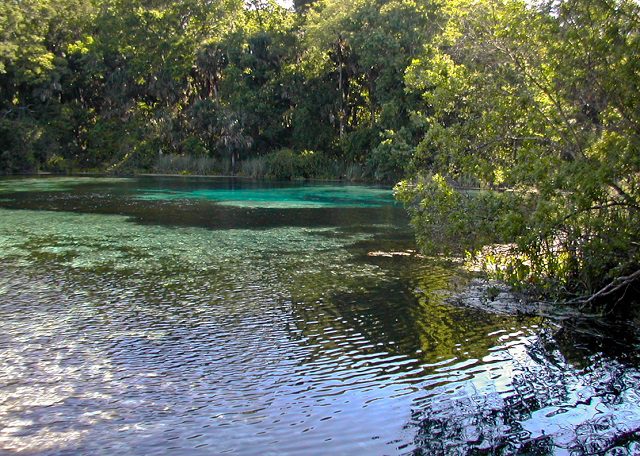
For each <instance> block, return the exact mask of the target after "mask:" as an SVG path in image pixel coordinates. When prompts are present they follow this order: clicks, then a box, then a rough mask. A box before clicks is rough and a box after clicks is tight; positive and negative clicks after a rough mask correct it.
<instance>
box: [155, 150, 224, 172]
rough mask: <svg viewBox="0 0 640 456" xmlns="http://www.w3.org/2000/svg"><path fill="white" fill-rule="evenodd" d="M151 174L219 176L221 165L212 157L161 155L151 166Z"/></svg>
mask: <svg viewBox="0 0 640 456" xmlns="http://www.w3.org/2000/svg"><path fill="white" fill-rule="evenodd" d="M152 170H153V172H155V173H159V174H200V175H207V174H219V173H221V172H222V171H223V169H222V163H221V162H220V161H218V160H216V159H215V158H212V157H204V156H200V157H195V156H192V155H179V154H163V155H161V156H159V157H158V159H157V160H156V162H155V163H154V164H153V168H152Z"/></svg>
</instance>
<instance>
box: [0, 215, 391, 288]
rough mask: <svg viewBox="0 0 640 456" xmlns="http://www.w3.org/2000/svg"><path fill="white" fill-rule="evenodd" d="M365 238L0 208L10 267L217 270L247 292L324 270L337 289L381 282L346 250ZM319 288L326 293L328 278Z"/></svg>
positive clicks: (2, 250) (0, 242)
mask: <svg viewBox="0 0 640 456" xmlns="http://www.w3.org/2000/svg"><path fill="white" fill-rule="evenodd" d="M370 237H371V235H369V234H363V233H350V234H346V233H340V234H338V233H337V232H335V231H334V230H333V229H330V228H325V229H322V228H313V229H312V228H299V227H284V228H273V229H267V230H248V229H234V230H208V229H204V228H194V227H165V226H155V225H139V224H136V223H135V222H133V221H132V220H131V219H129V218H128V217H125V216H119V215H101V214H75V213H67V212H47V211H29V210H19V211H18V210H7V209H0V260H2V261H3V262H5V264H7V265H8V264H13V265H18V266H33V265H37V264H52V265H54V266H55V267H56V268H60V267H62V268H69V269H71V270H74V269H75V270H83V271H87V272H92V271H101V272H108V271H112V272H122V273H136V274H143V275H151V276H155V275H161V276H165V277H166V278H167V280H168V282H171V281H172V280H175V281H176V282H177V283H182V282H184V281H185V280H189V278H190V277H193V276H194V274H195V275H196V276H197V277H198V279H197V280H199V281H203V280H205V279H206V278H211V277H215V276H216V274H218V272H219V271H221V270H224V271H226V272H225V274H229V275H230V276H232V277H235V278H236V279H235V280H236V281H237V283H238V284H240V283H245V285H247V284H250V283H251V282H252V281H253V280H259V278H260V277H264V276H265V274H268V275H270V278H269V279H267V280H265V281H264V282H265V283H269V284H270V286H273V287H274V290H275V289H278V288H284V289H288V287H290V286H291V285H292V284H293V283H294V282H295V281H296V280H297V279H299V278H303V277H305V278H309V277H314V276H316V277H317V275H322V274H326V271H328V270H330V271H331V272H332V274H338V275H336V276H335V278H334V281H336V282H338V281H346V282H348V283H351V282H352V281H353V283H356V282H357V281H358V280H362V279H365V278H367V277H369V278H372V279H373V278H376V279H380V276H381V275H383V274H382V272H381V270H380V268H379V267H378V266H376V265H373V264H369V265H361V266H359V267H358V268H353V267H352V265H351V264H350V261H349V259H350V255H351V254H350V253H349V252H348V250H347V249H346V248H345V247H346V246H348V245H351V244H354V243H356V242H359V241H362V240H365V239H368V238H370ZM274 275H275V277H274ZM348 278H350V279H352V280H348ZM305 283H306V280H305ZM318 286H320V287H326V286H328V283H327V280H326V277H325V278H323V280H321V281H319V284H318Z"/></svg>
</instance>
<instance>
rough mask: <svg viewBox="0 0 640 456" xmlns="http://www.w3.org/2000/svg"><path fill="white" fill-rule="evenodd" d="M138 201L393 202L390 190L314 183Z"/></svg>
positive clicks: (145, 196)
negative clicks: (301, 185)
mask: <svg viewBox="0 0 640 456" xmlns="http://www.w3.org/2000/svg"><path fill="white" fill-rule="evenodd" d="M138 198H139V199H140V200H145V201H154V200H190V199H196V200H208V201H215V202H217V203H218V204H222V205H228V206H238V207H264V208H318V207H378V206H386V205H389V204H392V203H393V195H392V194H391V191H390V190H389V189H380V188H370V187H357V186H350V187H347V186H329V185H322V186H320V185H314V186H306V187H290V188H286V187H285V188H277V187H276V188H239V189H226V188H214V189H198V190H190V191H177V190H166V189H162V190H148V191H144V192H143V193H142V194H141V195H140V196H138Z"/></svg>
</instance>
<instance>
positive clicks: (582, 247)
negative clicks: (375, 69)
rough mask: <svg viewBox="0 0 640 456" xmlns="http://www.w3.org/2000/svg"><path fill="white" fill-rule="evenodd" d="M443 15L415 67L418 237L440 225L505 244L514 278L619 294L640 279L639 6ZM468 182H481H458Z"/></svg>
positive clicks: (453, 5)
mask: <svg viewBox="0 0 640 456" xmlns="http://www.w3.org/2000/svg"><path fill="white" fill-rule="evenodd" d="M447 14H448V17H449V21H448V23H447V26H446V27H445V28H444V30H443V32H442V34H441V35H440V36H439V38H438V40H437V41H436V42H434V44H433V45H431V46H427V48H426V49H425V52H424V54H423V55H422V56H421V57H420V58H419V59H416V60H414V62H413V63H412V65H411V67H410V69H409V71H408V72H407V76H406V81H407V84H408V86H409V87H411V89H412V90H414V91H417V92H420V93H422V97H423V100H424V105H423V108H422V109H421V110H420V111H416V113H415V115H416V116H417V117H419V118H421V119H422V122H423V123H424V125H425V126H426V129H425V130H426V132H425V135H424V139H423V140H422V142H421V144H420V145H419V147H418V149H417V153H416V157H415V159H414V166H415V167H416V169H419V170H420V172H419V173H418V176H416V177H415V178H414V179H413V180H412V181H405V182H404V183H403V184H402V185H401V186H399V187H398V191H399V195H400V197H401V198H402V199H403V200H404V201H405V202H406V203H407V204H408V206H409V207H410V210H411V211H412V213H413V216H414V221H415V223H416V225H417V226H418V227H419V231H421V234H420V236H421V238H422V239H423V240H425V242H424V243H423V244H425V245H426V244H427V243H428V242H426V240H428V239H429V238H430V233H434V234H437V233H438V232H439V231H441V230H442V229H443V228H442V224H445V226H448V227H449V228H450V229H451V231H452V233H454V234H457V235H459V239H461V240H466V241H467V242H465V243H464V245H462V248H467V249H473V250H477V249H478V248H479V247H481V246H482V245H483V244H487V243H492V242H493V243H495V242H507V243H509V246H508V248H507V250H506V252H507V253H506V254H504V252H505V250H504V249H503V250H502V252H503V254H502V255H499V256H494V257H492V261H494V262H497V263H499V264H498V265H495V264H494V265H493V267H494V271H496V272H498V274H499V275H500V276H501V277H503V278H506V279H508V280H510V281H512V282H513V283H518V284H523V283H524V281H523V280H526V282H527V283H534V284H535V285H536V286H537V289H538V290H541V291H543V292H544V293H548V294H553V293H556V294H557V293H558V292H564V293H567V292H568V293H569V294H574V295H578V296H587V297H586V298H580V299H584V300H589V299H591V298H588V296H598V297H602V296H603V295H605V294H611V295H612V294H613V293H614V292H618V291H621V290H623V288H624V287H623V285H624V286H626V285H630V284H631V282H632V281H633V279H634V278H637V276H638V275H640V274H639V273H637V272H636V271H637V268H638V266H639V265H640V249H639V248H638V244H637V241H636V240H637V239H638V236H639V235H640V232H639V228H638V227H640V224H639V222H640V219H639V218H640V215H639V213H638V209H639V208H640V204H639V203H640V193H639V190H640V187H639V185H638V184H639V183H640V182H639V176H640V174H639V171H640V159H639V157H640V153H639V152H640V151H639V150H638V146H639V145H640V142H639V139H640V138H639V136H638V133H639V130H638V125H639V123H638V122H639V120H640V119H639V118H638V110H637V109H635V110H634V108H633V106H636V107H637V96H638V95H637V90H634V89H633V88H634V87H637V86H638V83H639V82H640V72H638V64H637V62H636V59H634V58H633V56H634V55H636V54H637V52H638V50H640V49H639V48H638V46H639V45H640V41H639V39H640V33H639V32H640V30H639V28H638V25H639V22H638V17H639V16H638V5H637V4H636V3H635V2H630V1H625V0H619V1H598V2H587V1H583V0H573V1H567V2H553V3H552V2H549V3H548V4H540V5H538V6H536V7H533V6H531V5H529V4H527V3H526V2H524V1H519V0H502V1H500V2H489V1H483V2H467V1H456V2H450V3H449V6H448V10H447ZM433 173H439V174H436V175H435V176H434V174H433ZM432 176H433V177H432ZM461 184H467V185H468V184H471V185H473V186H478V187H480V188H482V189H485V191H481V192H476V193H466V194H465V193H462V194H461V193H455V194H454V193H452V192H451V187H452V186H456V185H457V186H460V185H461ZM493 189H502V190H501V191H499V192H495V191H492V190H493ZM461 222H462V223H461ZM436 223H439V224H441V225H440V226H436ZM599 290H601V291H599ZM598 293H599V294H598ZM591 301H593V300H591Z"/></svg>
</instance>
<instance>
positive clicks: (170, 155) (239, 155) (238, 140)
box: [0, 0, 436, 179]
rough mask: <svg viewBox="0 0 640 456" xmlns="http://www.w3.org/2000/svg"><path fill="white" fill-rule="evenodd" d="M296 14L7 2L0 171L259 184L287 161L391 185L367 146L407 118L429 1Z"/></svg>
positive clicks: (106, 1) (390, 172) (252, 8)
mask: <svg viewBox="0 0 640 456" xmlns="http://www.w3.org/2000/svg"><path fill="white" fill-rule="evenodd" d="M295 6H296V9H287V8H284V7H282V6H280V5H279V4H278V3H277V2H275V1H273V0H252V1H244V0H222V1H194V0H180V1H166V0H156V1H151V2H150V1H142V0H132V1H129V0H127V1H125V0H92V1H89V2H87V1H79V0H26V1H23V0H20V1H18V0H8V1H7V2H3V3H2V5H1V6H0V131H1V136H0V172H32V171H35V170H49V171H65V170H81V169H96V170H107V171H114V172H118V171H120V172H127V171H131V170H148V171H154V170H155V171H161V172H162V171H164V172H171V171H179V172H180V171H181V172H189V173H191V172H193V173H195V172H217V173H237V172H248V173H249V174H251V175H258V176H260V175H264V174H270V173H271V168H270V167H269V164H270V163H277V162H279V160H280V159H284V160H290V163H280V165H282V166H283V167H285V168H286V167H290V168H293V169H298V168H299V164H300V163H304V164H305V165H306V166H307V168H305V169H304V170H302V171H301V172H297V171H296V173H295V175H296V176H294V177H298V175H299V176H302V175H306V176H318V177H323V176H327V175H330V176H331V177H353V178H358V177H364V176H366V175H369V176H371V177H373V176H377V177H379V178H381V177H383V178H387V179H391V178H392V177H394V178H395V177H400V176H401V174H402V173H401V172H402V169H401V168H402V167H403V164H402V163H398V164H396V165H394V166H392V167H391V168H389V166H387V165H386V163H385V157H384V154H385V151H386V150H387V149H381V151H379V152H378V154H377V155H376V157H377V158H375V159H370V157H369V151H370V150H372V149H373V148H375V147H376V146H377V145H378V144H379V143H381V142H382V141H383V140H384V138H383V137H382V136H381V135H384V134H387V135H388V134H389V133H388V130H391V131H393V130H398V129H400V128H402V127H404V126H406V125H408V124H409V122H410V120H409V112H410V111H411V108H412V105H411V102H412V98H411V96H408V95H407V93H406V91H405V85H404V81H403V75H404V72H405V70H406V68H407V67H408V66H409V64H410V62H411V60H412V58H414V57H416V56H417V54H418V52H419V51H420V50H421V49H422V46H423V44H424V43H426V42H428V41H429V40H430V37H431V36H432V35H433V33H432V32H431V31H432V30H434V22H433V21H434V20H435V17H436V16H435V15H436V13H435V11H436V8H435V6H433V5H431V4H430V3H423V2H414V1H409V0H394V1H383V0H359V1H356V2H341V1H338V0H322V1H318V2H314V3H310V2H305V1H301V2H296V3H295ZM385 132H387V133H385ZM281 149H283V150H284V151H283V152H279V151H280V150H281ZM286 151H289V152H291V153H287V152H286ZM266 155H273V157H267V156H266ZM305 157H306V158H305ZM308 157H316V158H318V157H323V158H324V159H323V160H319V159H314V160H310V159H308ZM327 161H328V162H330V163H327ZM244 162H247V163H244ZM241 163H244V166H243V165H242V164H241ZM314 166H317V169H316V168H314ZM379 166H382V168H381V171H380V172H379V171H378V167H379ZM178 168H181V169H178ZM280 173H281V170H274V172H273V173H272V174H274V175H276V176H277V175H279V174H280Z"/></svg>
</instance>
